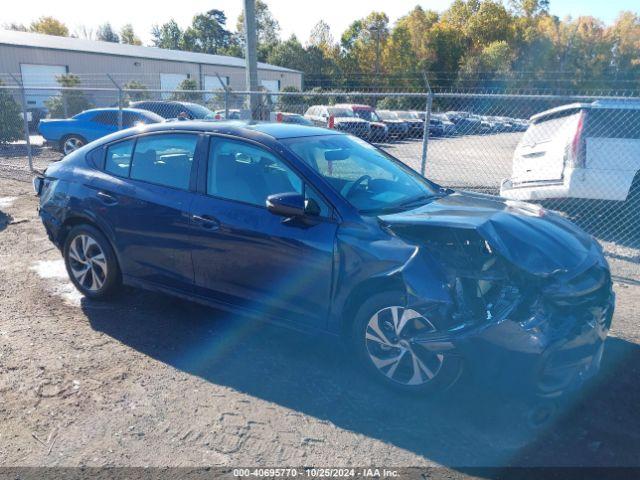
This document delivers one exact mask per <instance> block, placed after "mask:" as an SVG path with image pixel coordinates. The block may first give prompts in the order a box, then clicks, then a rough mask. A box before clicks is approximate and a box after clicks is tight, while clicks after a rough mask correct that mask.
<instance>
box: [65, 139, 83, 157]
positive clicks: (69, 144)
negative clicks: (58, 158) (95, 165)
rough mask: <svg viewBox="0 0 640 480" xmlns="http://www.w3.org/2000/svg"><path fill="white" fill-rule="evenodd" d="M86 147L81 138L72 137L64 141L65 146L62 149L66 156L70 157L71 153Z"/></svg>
mask: <svg viewBox="0 0 640 480" xmlns="http://www.w3.org/2000/svg"><path fill="white" fill-rule="evenodd" d="M83 145H84V142H83V141H82V140H80V139H79V138H76V137H70V138H67V139H66V140H65V141H64V145H63V147H62V149H63V151H64V154H65V155H68V154H70V153H71V152H73V151H75V150H77V149H79V148H80V147H82V146H83Z"/></svg>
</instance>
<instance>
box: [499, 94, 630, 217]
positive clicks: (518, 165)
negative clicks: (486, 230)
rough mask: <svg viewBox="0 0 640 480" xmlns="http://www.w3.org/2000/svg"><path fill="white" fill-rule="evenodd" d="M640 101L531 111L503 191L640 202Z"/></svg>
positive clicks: (520, 196)
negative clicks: (534, 113) (533, 112)
mask: <svg viewBox="0 0 640 480" xmlns="http://www.w3.org/2000/svg"><path fill="white" fill-rule="evenodd" d="M639 172H640V102H639V101H632V100H627V101H597V102H593V103H573V104H570V105H563V106H561V107H557V108H553V109H551V110H547V111H544V112H542V113H538V114H536V115H534V116H532V117H531V122H530V125H529V128H528V129H527V131H526V133H525V134H524V135H523V136H522V139H521V140H520V143H519V144H518V146H517V147H516V150H515V152H514V155H513V170H512V173H511V178H509V179H506V180H504V181H503V182H502V186H501V188H500V194H501V195H502V196H504V197H506V198H511V199H526V200H543V199H551V198H581V199H596V200H613V201H618V202H623V201H626V207H627V211H628V213H629V215H630V216H632V217H633V218H635V219H637V218H638V212H639V208H640V174H639Z"/></svg>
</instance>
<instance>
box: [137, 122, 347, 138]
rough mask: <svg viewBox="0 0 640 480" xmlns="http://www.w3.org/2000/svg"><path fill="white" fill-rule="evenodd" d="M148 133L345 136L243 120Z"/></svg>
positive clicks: (161, 126)
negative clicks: (190, 131)
mask: <svg viewBox="0 0 640 480" xmlns="http://www.w3.org/2000/svg"><path fill="white" fill-rule="evenodd" d="M145 130H147V131H158V130H198V131H203V132H218V133H226V134H229V135H237V136H240V137H242V136H250V134H251V133H252V132H258V133H262V134H264V135H268V136H270V137H272V138H274V139H283V138H297V137H314V136H318V135H344V134H343V133H341V132H339V131H336V130H329V129H326V128H319V127H307V126H305V125H298V124H292V123H252V122H248V121H242V120H235V121H234V120H232V121H224V122H211V121H198V120H187V121H174V122H163V123H156V124H153V125H149V126H147V127H145Z"/></svg>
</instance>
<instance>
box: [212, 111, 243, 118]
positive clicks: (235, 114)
mask: <svg viewBox="0 0 640 480" xmlns="http://www.w3.org/2000/svg"><path fill="white" fill-rule="evenodd" d="M227 112H228V113H229V114H228V115H227ZM227 117H229V118H227ZM213 119H214V120H242V110H240V109H238V108H230V109H229V110H228V111H227V110H216V111H215V112H213Z"/></svg>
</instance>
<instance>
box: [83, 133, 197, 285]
mask: <svg viewBox="0 0 640 480" xmlns="http://www.w3.org/2000/svg"><path fill="white" fill-rule="evenodd" d="M200 141H201V136H199V135H198V134H195V133H162V134H149V135H143V136H140V137H138V138H137V139H130V140H125V141H121V142H118V143H114V144H111V145H110V146H108V147H107V149H106V152H105V162H104V169H103V170H102V171H100V172H98V173H97V174H96V175H95V176H94V178H93V180H92V182H91V186H92V188H93V190H94V191H95V205H96V209H95V210H96V212H97V214H98V215H99V216H100V217H101V218H102V219H104V220H105V221H106V222H107V223H108V224H109V226H110V228H111V230H112V231H113V237H114V242H115V244H116V250H117V252H118V259H119V261H120V267H121V269H122V272H123V274H124V275H126V276H128V277H130V278H131V279H133V280H139V281H143V282H149V283H153V284H157V285H161V286H166V287H171V288H174V289H179V290H183V291H189V292H191V291H192V288H193V264H192V262H191V244H190V242H191V237H190V232H191V221H190V216H189V209H190V204H191V201H192V195H193V194H192V192H191V191H190V190H191V178H192V171H193V170H194V157H195V155H196V150H197V146H198V144H199V142H200Z"/></svg>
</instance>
